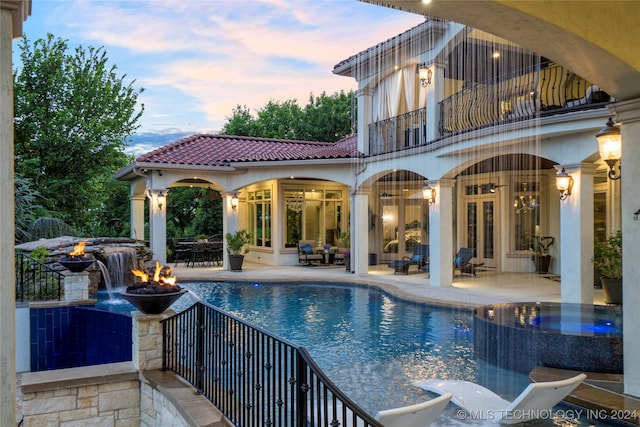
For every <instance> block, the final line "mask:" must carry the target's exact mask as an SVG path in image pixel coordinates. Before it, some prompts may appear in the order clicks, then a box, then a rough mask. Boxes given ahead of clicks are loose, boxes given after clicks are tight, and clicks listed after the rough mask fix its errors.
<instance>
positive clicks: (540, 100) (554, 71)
mask: <svg viewBox="0 0 640 427" xmlns="http://www.w3.org/2000/svg"><path fill="white" fill-rule="evenodd" d="M610 101H611V97H610V96H609V95H608V94H607V93H605V92H604V91H602V90H601V89H600V88H599V87H597V86H595V85H592V84H591V83H589V82H588V81H586V80H585V79H583V78H582V77H580V76H577V75H576V74H574V73H572V72H571V71H569V70H567V69H566V68H564V67H562V66H560V65H557V64H555V63H552V62H545V63H542V64H540V65H537V66H536V67H534V68H531V69H527V70H524V71H523V72H522V73H519V74H517V75H505V76H500V77H499V78H496V79H494V80H492V81H489V82H484V83H478V84H474V85H472V86H468V87H465V88H464V89H463V90H461V91H460V92H457V93H455V94H453V95H451V96H450V97H448V98H446V99H444V100H442V101H441V102H440V103H439V117H440V121H439V123H438V136H437V137H436V139H440V138H443V137H447V136H451V135H457V134H460V133H464V132H469V131H473V130H476V129H481V128H485V127H489V126H494V125H496V124H501V123H506V122H517V121H521V120H526V119H530V118H533V117H537V116H547V115H555V114H563V113H567V112H569V111H576V110H585V109H591V108H599V107H602V106H604V105H605V104H607V103H608V102H610ZM426 129H427V128H426V109H424V108H423V109H420V110H416V111H412V112H409V113H406V114H403V115H400V116H397V117H392V118H390V119H386V120H383V121H380V122H377V123H373V124H371V125H369V154H382V153H388V152H393V151H398V150H401V149H404V148H407V147H411V146H415V145H424V144H429V143H430V142H432V141H427V140H426Z"/></svg>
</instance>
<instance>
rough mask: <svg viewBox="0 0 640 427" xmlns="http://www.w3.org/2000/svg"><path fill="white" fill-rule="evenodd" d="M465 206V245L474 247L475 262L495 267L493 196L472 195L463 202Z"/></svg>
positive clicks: (494, 210)
mask: <svg viewBox="0 0 640 427" xmlns="http://www.w3.org/2000/svg"><path fill="white" fill-rule="evenodd" d="M465 208H466V210H465V214H466V221H465V222H466V224H465V227H466V230H465V231H466V236H465V241H464V245H465V247H468V248H474V249H475V259H476V260H477V262H479V263H480V262H482V263H484V266H486V267H492V268H497V248H496V242H497V238H496V228H497V227H496V224H497V220H496V203H495V198H494V197H489V196H487V197H474V198H473V199H472V200H467V201H466V202H465Z"/></svg>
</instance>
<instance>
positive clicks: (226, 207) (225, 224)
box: [222, 193, 239, 270]
mask: <svg viewBox="0 0 640 427" xmlns="http://www.w3.org/2000/svg"><path fill="white" fill-rule="evenodd" d="M232 197H233V193H226V194H225V195H224V197H223V199H222V237H223V244H222V245H223V246H222V268H223V269H225V270H229V268H230V267H229V252H227V239H225V238H224V236H226V235H227V233H231V234H233V233H235V232H236V231H238V209H239V207H238V208H236V209H235V210H234V209H233V208H232V207H231V198H232Z"/></svg>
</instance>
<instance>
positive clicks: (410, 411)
mask: <svg viewBox="0 0 640 427" xmlns="http://www.w3.org/2000/svg"><path fill="white" fill-rule="evenodd" d="M452 397H453V396H452V394H451V393H444V394H442V395H441V396H438V397H436V398H434V399H431V400H427V401H426V402H423V403H418V404H416V405H409V406H403V407H402V408H394V409H386V410H384V411H379V412H378V413H377V414H376V416H375V418H376V420H378V421H380V422H381V423H382V425H384V426H385V427H426V426H428V425H429V424H431V423H432V422H433V420H435V419H436V418H438V417H439V416H440V414H441V413H442V411H444V408H446V407H447V405H448V404H449V401H450V400H451V398H452Z"/></svg>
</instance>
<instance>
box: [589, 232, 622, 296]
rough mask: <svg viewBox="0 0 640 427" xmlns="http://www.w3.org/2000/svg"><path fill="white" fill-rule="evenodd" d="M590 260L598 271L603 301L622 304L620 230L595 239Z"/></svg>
mask: <svg viewBox="0 0 640 427" xmlns="http://www.w3.org/2000/svg"><path fill="white" fill-rule="evenodd" d="M592 261H593V266H594V268H595V269H596V270H598V272H599V273H600V281H601V283H602V292H603V294H604V300H605V303H607V304H622V232H621V231H616V232H615V233H613V234H611V235H610V236H609V237H607V239H606V240H604V241H602V242H601V241H596V243H595V245H594V248H593V260H592Z"/></svg>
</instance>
